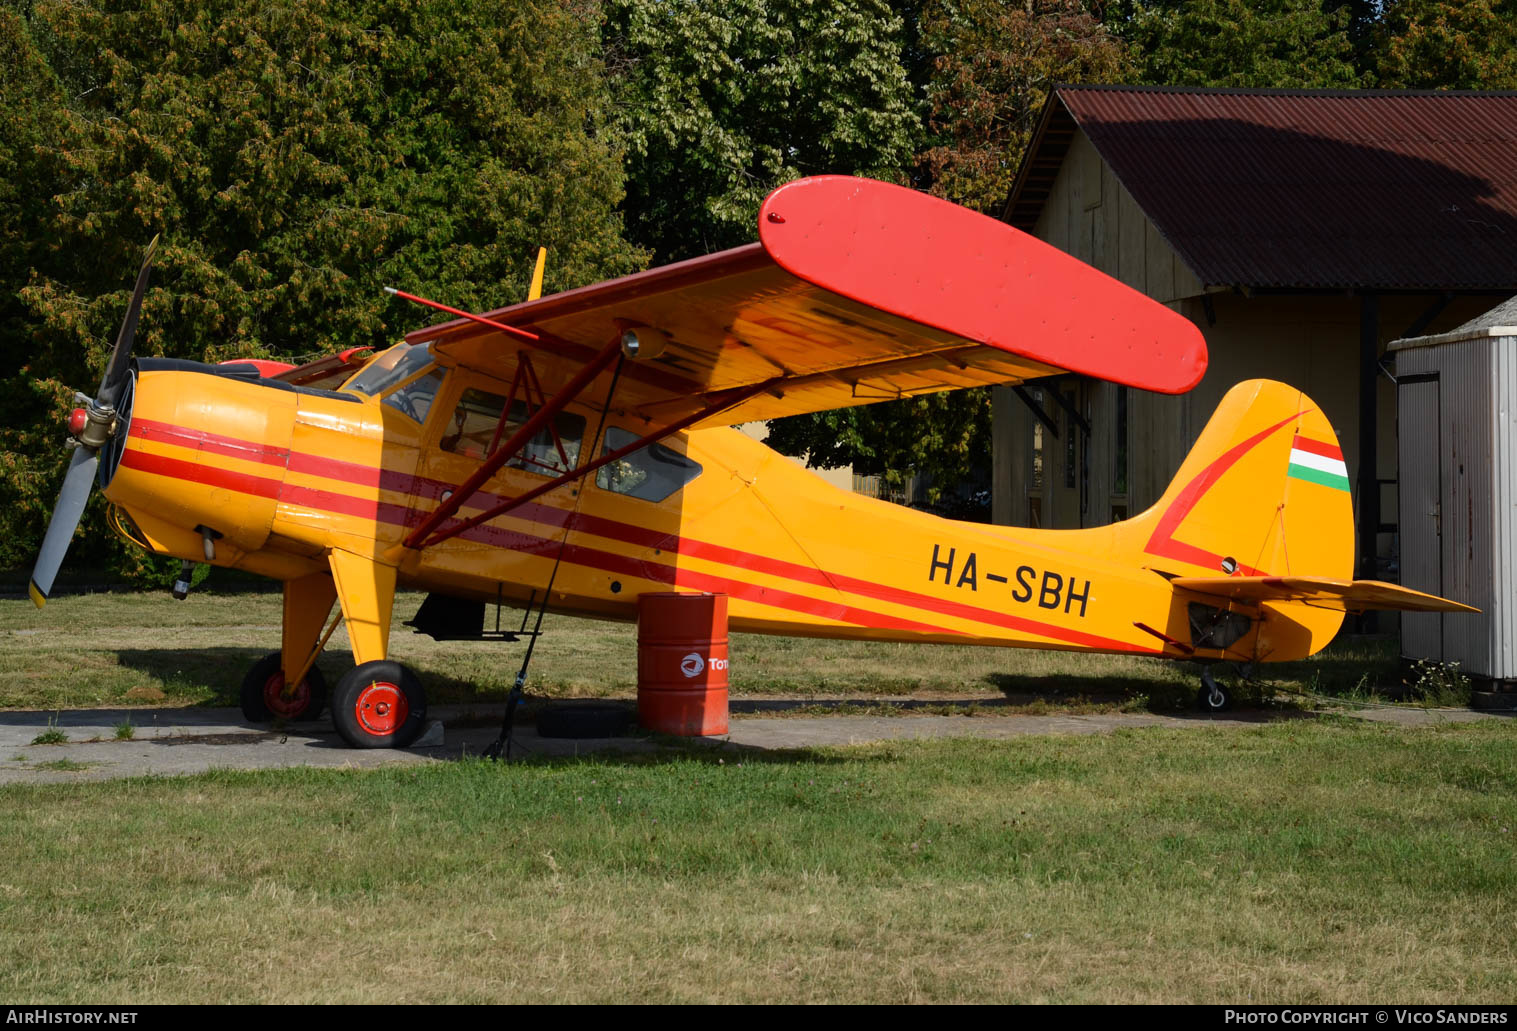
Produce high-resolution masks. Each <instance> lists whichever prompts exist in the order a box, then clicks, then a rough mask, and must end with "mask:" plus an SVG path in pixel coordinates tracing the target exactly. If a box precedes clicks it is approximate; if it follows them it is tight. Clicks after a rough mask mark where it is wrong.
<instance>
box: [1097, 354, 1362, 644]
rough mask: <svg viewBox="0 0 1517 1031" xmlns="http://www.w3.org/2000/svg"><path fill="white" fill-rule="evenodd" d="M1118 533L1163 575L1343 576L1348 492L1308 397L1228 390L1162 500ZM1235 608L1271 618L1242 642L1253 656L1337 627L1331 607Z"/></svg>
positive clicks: (1271, 388)
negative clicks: (1250, 644)
mask: <svg viewBox="0 0 1517 1031" xmlns="http://www.w3.org/2000/svg"><path fill="white" fill-rule="evenodd" d="M1121 530H1122V537H1123V541H1122V544H1123V546H1124V550H1125V551H1126V553H1127V554H1128V555H1129V556H1133V557H1135V558H1136V560H1137V561H1138V562H1139V563H1141V564H1142V565H1145V566H1147V567H1148V568H1150V569H1153V570H1155V571H1157V572H1160V573H1163V574H1164V575H1166V576H1169V577H1171V578H1172V579H1174V578H1179V579H1181V580H1183V579H1186V578H1189V579H1192V580H1193V581H1196V582H1200V580H1201V579H1202V578H1207V579H1210V578H1218V577H1292V576H1294V577H1303V578H1314V579H1318V580H1339V581H1346V580H1350V579H1351V578H1352V575H1353V566H1354V509H1353V497H1352V495H1351V493H1350V489H1349V479H1348V470H1347V468H1346V466H1345V464H1344V461H1343V452H1342V451H1341V450H1340V448H1339V446H1338V437H1337V435H1336V434H1335V433H1334V432H1333V428H1332V425H1331V423H1329V422H1328V420H1327V417H1326V416H1325V415H1324V414H1323V413H1322V410H1321V409H1320V408H1318V407H1317V405H1316V403H1315V402H1313V401H1312V399H1311V398H1309V397H1307V396H1306V395H1305V394H1304V393H1302V392H1301V391H1300V390H1298V389H1297V388H1295V387H1290V386H1287V385H1285V384H1284V383H1276V382H1273V381H1271V380H1249V381H1247V382H1244V383H1240V384H1238V385H1237V386H1235V387H1233V388H1232V389H1231V390H1229V391H1228V392H1227V394H1226V396H1224V397H1223V398H1222V402H1221V404H1219V405H1218V406H1217V410H1216V412H1215V413H1213V415H1212V417H1211V420H1210V421H1209V422H1208V423H1207V424H1206V428H1205V429H1204V430H1202V431H1201V436H1200V437H1199V438H1198V439H1197V440H1196V444H1195V447H1194V448H1192V449H1191V452H1190V454H1189V455H1188V456H1187V457H1186V459H1185V462H1184V463H1183V464H1182V465H1181V466H1180V471H1179V473H1178V474H1176V476H1175V478H1174V480H1173V482H1171V483H1170V486H1169V489H1168V490H1166V491H1165V493H1164V496H1163V498H1161V499H1160V500H1159V502H1158V504H1156V505H1154V506H1153V507H1152V508H1150V509H1148V510H1147V511H1146V512H1143V513H1142V514H1140V515H1139V516H1137V517H1136V518H1134V519H1133V520H1131V521H1130V522H1128V523H1126V524H1123V525H1122V527H1121ZM1183 586H1184V585H1183V583H1180V584H1177V587H1181V588H1183ZM1208 593H1211V594H1214V593H1217V592H1215V591H1211V592H1208ZM1245 603H1246V604H1252V605H1259V604H1261V603H1265V604H1267V605H1268V607H1269V609H1270V610H1272V612H1273V615H1272V616H1270V617H1269V618H1266V619H1265V620H1264V622H1263V624H1262V625H1261V627H1260V632H1259V636H1258V638H1257V639H1256V641H1255V642H1254V645H1253V647H1254V649H1255V652H1254V654H1255V655H1256V656H1257V657H1259V658H1266V657H1274V658H1287V657H1288V658H1297V657H1300V656H1305V655H1310V654H1312V653H1313V652H1315V651H1317V650H1318V649H1320V648H1322V647H1323V646H1324V645H1326V644H1327V642H1328V641H1329V640H1331V639H1332V637H1333V635H1334V634H1335V633H1337V632H1338V628H1339V626H1341V625H1342V621H1343V612H1342V607H1341V606H1339V607H1334V608H1328V607H1321V606H1318V605H1313V604H1311V603H1310V602H1309V601H1304V600H1288V599H1285V598H1280V599H1279V600H1274V599H1273V598H1271V599H1266V598H1265V597H1263V596H1259V597H1252V596H1251V597H1250V598H1249V599H1247V600H1246V601H1245Z"/></svg>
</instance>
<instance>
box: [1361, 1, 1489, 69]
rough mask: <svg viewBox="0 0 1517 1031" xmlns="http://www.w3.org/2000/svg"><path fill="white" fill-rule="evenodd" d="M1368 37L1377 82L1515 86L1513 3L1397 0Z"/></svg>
mask: <svg viewBox="0 0 1517 1031" xmlns="http://www.w3.org/2000/svg"><path fill="white" fill-rule="evenodd" d="M1370 38H1371V40H1372V42H1373V50H1372V52H1371V54H1370V55H1369V60H1370V61H1371V62H1372V71H1373V72H1374V74H1375V80H1376V85H1378V86H1382V87H1386V88H1400V89H1484V90H1490V89H1517V3H1511V2H1501V0H1460V2H1456V3H1434V2H1432V0H1400V2H1398V3H1392V4H1389V5H1387V9H1386V11H1385V15H1384V17H1383V18H1382V19H1381V20H1380V21H1379V22H1378V23H1377V24H1375V25H1374V27H1373V29H1372V31H1371V36H1370Z"/></svg>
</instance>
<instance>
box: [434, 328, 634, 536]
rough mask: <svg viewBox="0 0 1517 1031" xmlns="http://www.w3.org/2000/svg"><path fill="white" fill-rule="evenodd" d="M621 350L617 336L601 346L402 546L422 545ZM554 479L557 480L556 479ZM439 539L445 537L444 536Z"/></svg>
mask: <svg viewBox="0 0 1517 1031" xmlns="http://www.w3.org/2000/svg"><path fill="white" fill-rule="evenodd" d="M621 349H622V344H621V340H620V338H618V339H615V340H612V341H611V342H610V343H609V344H607V345H606V346H605V347H604V348H602V349H601V352H600V353H599V354H597V355H596V356H595V358H594V359H593V360H592V361H591V362H590V363H589V364H588V365H586V366H585V367H584V368H583V369H580V370H579V372H577V373H575V375H574V378H573V379H571V380H570V381H569V382H568V383H566V384H564V387H563V389H562V390H560V391H559V392H558V393H556V394H554V395H553V397H552V398H550V399H549V400H548V401H547V403H546V404H544V405H543V406H542V407H541V408H539V409H538V410H537V411H536V412H533V413H532V415H531V417H530V418H528V419H527V421H526V422H524V423H522V424H521V427H520V428H519V429H517V431H516V432H515V433H513V434H511V437H510V439H509V440H507V441H506V442H505V443H504V444H502V445H501V446H500V449H499V450H497V451H495V452H494V453H493V454H491V455H490V456H489V457H488V458H486V459H485V460H484V461H483V462H481V463H480V465H479V468H478V469H476V470H474V473H473V474H472V475H471V476H470V477H469V478H468V479H467V480H465V481H464V482H463V483H461V484H459V487H458V489H457V490H456V491H454V492H453V496H452V497H450V498H448V499H447V500H446V501H444V502H443V503H442V504H440V505H438V506H437V507H436V508H435V509H433V510H432V514H431V515H429V516H427V518H426V519H424V520H422V523H421V525H420V526H418V527H417V528H416V529H414V530H412V531H411V535H410V536H409V537H407V538H406V540H405V546H406V547H408V548H419V547H423V545H422V543H421V542H422V541H424V540H426V539H427V535H428V534H430V533H431V532H432V531H433V530H435V529H437V527H438V526H439V525H441V523H442V521H443V520H445V519H447V518H448V517H449V516H451V515H453V513H455V512H457V511H458V510H459V509H460V508H462V507H463V503H464V502H465V501H468V500H469V499H470V498H471V497H473V496H474V492H475V491H477V490H479V488H480V487H482V486H483V485H484V483H485V481H486V480H488V479H489V478H490V477H491V476H494V475H495V473H496V471H497V470H499V469H500V467H501V466H503V465H505V464H506V463H507V462H508V461H510V460H511V459H512V458H514V457H515V456H516V453H517V452H518V451H520V450H522V448H524V447H525V446H526V444H527V442H528V441H529V440H531V439H532V438H533V437H534V436H536V435H537V431H538V430H540V429H542V428H543V427H544V426H546V425H548V424H549V423H550V422H551V421H552V419H553V418H554V416H556V415H558V413H559V412H561V411H563V409H564V406H565V405H567V404H568V403H569V402H570V401H572V400H574V399H575V398H576V397H578V396H579V395H580V393H581V392H582V391H583V390H584V389H585V387H587V386H589V385H590V383H591V381H593V380H594V379H595V377H597V376H599V375H600V374H601V373H602V372H603V371H604V370H605V368H606V366H608V365H610V364H611V360H612V359H613V358H615V357H616V356H617V355H619V354H620V353H621ZM572 478H577V477H572ZM554 482H555V483H557V481H554ZM456 532H457V530H456V529H455V530H454V531H452V532H450V533H448V534H447V537H451V536H453V533H456ZM440 539H446V537H444V538H440ZM431 543H435V542H431Z"/></svg>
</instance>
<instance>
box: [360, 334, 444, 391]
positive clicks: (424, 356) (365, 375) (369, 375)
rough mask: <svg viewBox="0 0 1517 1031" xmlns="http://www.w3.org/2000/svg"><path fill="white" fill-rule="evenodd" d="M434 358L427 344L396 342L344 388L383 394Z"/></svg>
mask: <svg viewBox="0 0 1517 1031" xmlns="http://www.w3.org/2000/svg"><path fill="white" fill-rule="evenodd" d="M431 360H432V352H431V350H430V349H429V348H428V346H427V345H426V344H396V345H395V346H394V347H392V348H390V349H389V350H388V351H386V352H385V353H384V354H382V355H380V356H379V357H378V358H375V359H374V360H373V361H372V362H370V363H369V364H368V365H365V366H364V368H363V371H362V372H360V373H359V374H358V375H356V376H354V377H353V378H352V379H351V380H350V381H349V382H348V383H347V384H345V385H344V386H343V388H342V389H343V390H351V391H353V392H354V393H356V394H369V395H371V396H372V395H374V394H383V393H384V392H385V391H386V390H388V389H390V387H392V386H394V385H395V384H397V383H399V382H401V381H402V380H404V379H407V378H408V377H410V376H411V375H413V374H414V373H417V372H420V371H421V370H422V368H424V367H425V366H426V365H427V364H428V363H429V362H431Z"/></svg>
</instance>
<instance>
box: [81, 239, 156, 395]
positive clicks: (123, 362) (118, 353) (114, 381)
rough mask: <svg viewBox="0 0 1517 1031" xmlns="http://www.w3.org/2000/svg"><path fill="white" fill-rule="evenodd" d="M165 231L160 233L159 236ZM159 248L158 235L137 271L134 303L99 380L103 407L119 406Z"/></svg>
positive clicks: (127, 313) (148, 247)
mask: <svg viewBox="0 0 1517 1031" xmlns="http://www.w3.org/2000/svg"><path fill="white" fill-rule="evenodd" d="M161 235H162V234H161V233H160V234H159V236H161ZM157 249H158V236H155V237H153V242H152V243H150V244H148V245H147V254H146V255H144V256H143V259H142V269H141V270H140V271H139V272H138V273H137V287H136V289H134V290H133V291H132V303H131V304H129V305H127V309H126V318H125V319H123V320H122V322H121V332H120V333H118V334H116V346H115V348H114V349H113V350H112V351H111V360H110V361H109V362H107V363H106V365H105V376H104V377H103V378H102V379H101V380H100V392H99V393H98V394H97V395H96V396H95V403H96V404H98V405H100V406H101V407H102V408H105V407H110V408H114V407H116V401H117V399H118V398H120V397H121V387H122V384H124V383H125V382H126V370H127V364H128V363H129V362H130V361H131V360H132V340H133V338H134V337H136V335H137V316H138V315H140V314H141V313H142V295H143V294H145V293H147V277H148V272H149V271H150V270H151V269H152V267H153V252H154V251H156V250H157Z"/></svg>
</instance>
